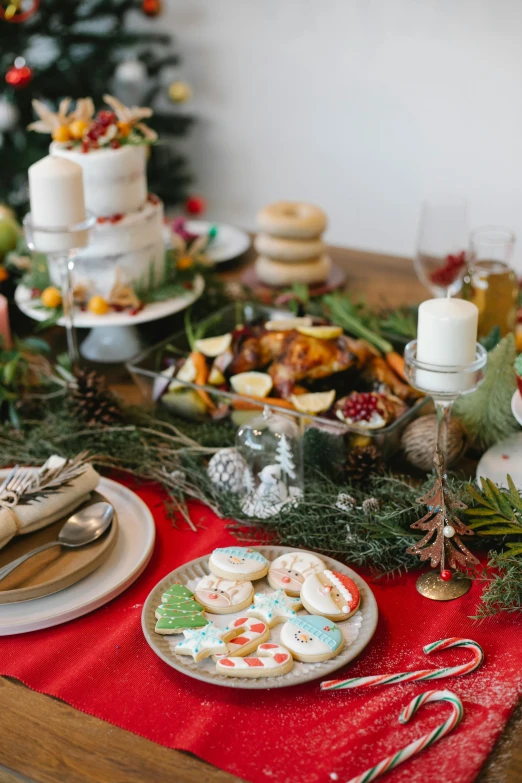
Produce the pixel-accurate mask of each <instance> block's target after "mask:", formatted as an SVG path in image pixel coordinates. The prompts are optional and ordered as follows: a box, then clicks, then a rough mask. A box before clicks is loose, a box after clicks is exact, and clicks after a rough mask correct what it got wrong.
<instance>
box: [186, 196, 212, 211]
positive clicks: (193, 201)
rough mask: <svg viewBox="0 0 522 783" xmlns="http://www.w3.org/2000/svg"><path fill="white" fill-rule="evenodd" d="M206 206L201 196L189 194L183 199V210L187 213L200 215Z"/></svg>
mask: <svg viewBox="0 0 522 783" xmlns="http://www.w3.org/2000/svg"><path fill="white" fill-rule="evenodd" d="M206 208H207V205H206V203H205V199H203V198H201V196H190V197H189V198H188V199H187V200H186V201H185V211H186V212H188V214H189V215H202V214H203V212H204V211H205V209H206Z"/></svg>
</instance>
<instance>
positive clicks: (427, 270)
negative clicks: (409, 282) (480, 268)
mask: <svg viewBox="0 0 522 783" xmlns="http://www.w3.org/2000/svg"><path fill="white" fill-rule="evenodd" d="M468 233H469V229H468V202H467V201H466V200H465V199H463V198H460V197H453V196H440V197H439V196H433V197H431V198H429V199H427V200H426V201H424V202H423V204H422V212H421V218H420V225H419V236H418V240H417V250H416V255H415V259H414V265H415V271H416V272H417V276H418V278H419V280H420V281H421V282H422V283H423V284H424V285H425V286H426V288H428V289H429V290H430V291H431V293H432V294H433V295H434V296H436V297H443V296H454V295H455V294H457V293H458V292H459V291H460V289H461V287H462V278H463V277H464V274H465V272H466V269H467V262H466V248H467V245H468Z"/></svg>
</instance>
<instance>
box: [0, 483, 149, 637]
mask: <svg viewBox="0 0 522 783" xmlns="http://www.w3.org/2000/svg"><path fill="white" fill-rule="evenodd" d="M6 473H7V471H5V470H2V471H0V478H2V477H5V475H6ZM97 489H98V490H99V491H100V492H101V494H102V495H104V496H105V497H106V498H107V500H109V501H110V502H111V503H112V504H113V506H114V508H115V509H116V511H117V513H118V522H119V531H118V540H117V541H116V546H115V547H114V549H113V550H112V552H111V554H110V555H109V557H108V558H107V560H105V562H104V563H103V564H102V565H101V566H100V567H99V568H98V569H97V570H96V571H94V572H93V573H92V574H89V576H87V577H85V579H81V580H80V581H79V582H78V583H77V584H75V585H72V586H71V587H67V588H66V589H65V590H62V591H61V592H59V593H54V594H53V595H48V596H45V597H44V598H35V599H34V601H25V602H24V603H17V604H5V605H4V606H0V636H10V635H12V634H17V633H27V632H28V631H38V630H40V629H41V628H50V627H51V626H53V625H59V624H60V623H65V622H68V621H69V620H73V619H74V618H76V617H81V616H82V615H84V614H87V613H88V612H92V611H93V610H94V609H98V608H99V607H100V606H103V605H104V604H106V603H107V602H108V601H110V600H111V599H112V598H115V597H116V596H117V595H119V594H120V593H122V592H123V591H124V590H125V589H126V588H127V587H129V585H131V584H132V583H133V582H134V581H135V580H136V579H137V578H138V576H139V575H140V574H141V572H142V571H143V569H144V568H145V566H146V565H147V563H148V562H149V560H150V556H151V555H152V549H153V547H154V538H155V534H156V528H155V526H154V519H153V518H152V514H151V513H150V511H149V509H148V508H147V506H146V505H145V503H144V502H143V500H141V499H140V498H139V497H138V496H137V495H135V494H134V492H131V490H130V489H127V487H124V486H122V485H121V484H118V483H117V482H116V481H111V479H107V478H102V479H101V480H100V483H99V484H98V487H97Z"/></svg>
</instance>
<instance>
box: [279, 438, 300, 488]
mask: <svg viewBox="0 0 522 783" xmlns="http://www.w3.org/2000/svg"><path fill="white" fill-rule="evenodd" d="M276 461H277V462H278V463H279V465H281V470H282V471H283V472H284V473H286V475H287V476H288V478H291V479H295V478H296V473H295V462H294V458H293V455H292V449H291V446H290V444H289V443H288V439H287V437H286V435H284V434H282V435H281V439H280V441H279V444H278V446H277V449H276Z"/></svg>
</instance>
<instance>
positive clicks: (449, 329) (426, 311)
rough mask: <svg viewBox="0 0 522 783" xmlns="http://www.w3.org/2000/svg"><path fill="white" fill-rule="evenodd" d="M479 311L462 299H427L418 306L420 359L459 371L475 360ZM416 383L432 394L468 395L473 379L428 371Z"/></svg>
mask: <svg viewBox="0 0 522 783" xmlns="http://www.w3.org/2000/svg"><path fill="white" fill-rule="evenodd" d="M477 328H478V308H477V307H476V305H474V304H473V303H472V302H466V301H465V300H463V299H428V300H427V301H426V302H422V304H421V305H420V306H419V321H418V327H417V359H418V360H419V361H420V362H425V363H426V364H432V365H439V366H446V367H459V366H465V365H468V364H470V363H471V362H473V361H474V360H475V357H476V350H477ZM417 383H418V384H419V386H421V387H422V388H425V389H428V390H430V391H433V392H436V391H445V392H448V391H459V390H460V391H465V390H466V389H467V388H469V387H470V386H471V385H472V384H473V379H472V378H470V377H469V375H466V374H465V373H463V374H461V375H455V374H452V375H445V374H444V373H437V372H429V371H426V370H423V371H419V372H418V373H417Z"/></svg>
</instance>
